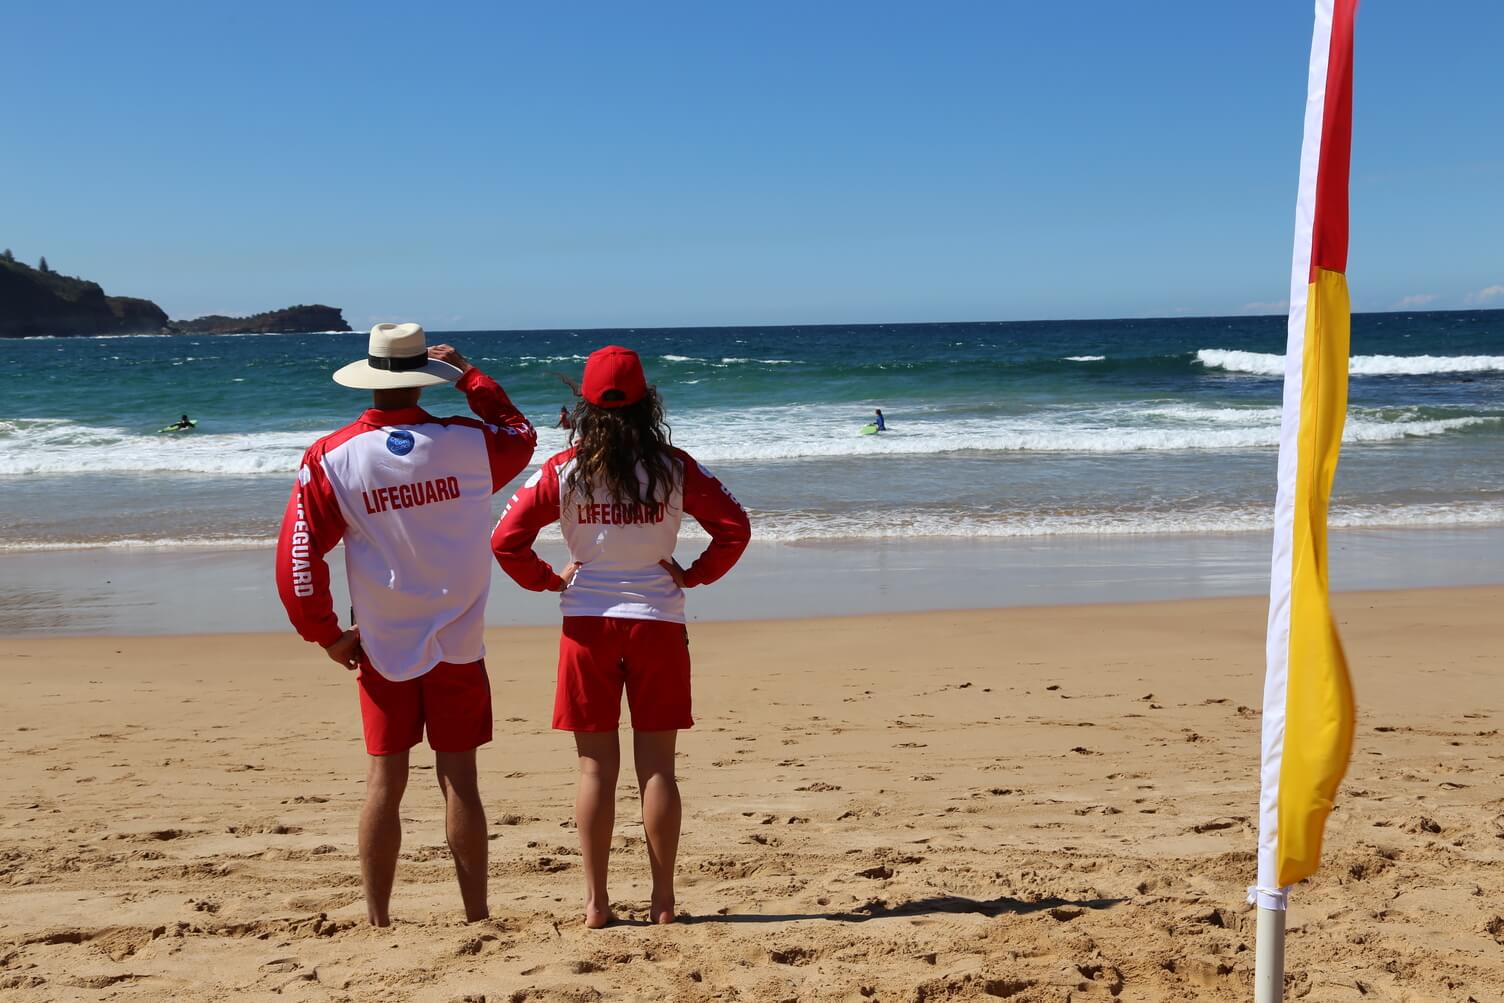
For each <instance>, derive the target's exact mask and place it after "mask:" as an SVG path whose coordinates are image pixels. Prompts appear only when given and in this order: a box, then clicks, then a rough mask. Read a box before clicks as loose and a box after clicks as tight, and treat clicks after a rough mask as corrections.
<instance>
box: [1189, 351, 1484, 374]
mask: <svg viewBox="0 0 1504 1003" xmlns="http://www.w3.org/2000/svg"><path fill="white" fill-rule="evenodd" d="M1196 361H1197V362H1199V363H1201V365H1203V366H1205V367H1206V368H1207V369H1221V370H1223V371H1225V372H1229V373H1249V374H1252V375H1255V376H1283V375H1284V372H1285V357H1284V356H1283V355H1274V354H1271V353H1268V352H1239V351H1232V350H1229V349H1221V348H1203V349H1201V350H1200V351H1198V352H1197V353H1196ZM1348 372H1349V373H1350V374H1352V375H1353V376H1427V375H1432V374H1439V373H1496V372H1504V355H1355V356H1353V357H1352V358H1351V359H1350V360H1349V362H1348Z"/></svg>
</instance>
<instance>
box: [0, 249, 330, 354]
mask: <svg viewBox="0 0 1504 1003" xmlns="http://www.w3.org/2000/svg"><path fill="white" fill-rule="evenodd" d="M348 330H350V325H348V324H346V323H345V318H344V315H343V314H342V313H341V311H340V310H339V308H338V307H332V306H319V305H313V306H294V307H288V308H286V309H285V310H272V311H269V312H267V313H258V314H255V315H254V316H251V317H219V316H212V317H200V318H198V319H197V320H178V321H174V320H168V319H167V313H166V311H164V310H163V309H162V308H161V307H159V306H157V305H156V304H155V303H153V302H152V301H151V300H147V299H138V298H136V297H133V296H106V295H105V293H104V290H103V289H101V288H100V287H99V283H97V282H89V281H87V280H85V279H79V278H74V277H72V276H69V275H59V274H58V273H57V272H55V271H53V270H52V269H51V268H49V267H48V265H47V259H46V258H43V259H42V260H41V261H40V262H38V264H37V267H36V268H32V267H31V266H30V265H26V264H23V263H22V262H19V261H17V260H16V259H15V256H14V255H13V254H11V252H10V251H8V250H7V251H5V252H4V253H3V254H0V337H5V338H25V337H31V336H35V335H49V334H50V335H57V336H68V335H78V336H87V335H94V334H264V333H268V332H293V331H348Z"/></svg>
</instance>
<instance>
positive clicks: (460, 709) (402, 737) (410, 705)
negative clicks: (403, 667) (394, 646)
mask: <svg viewBox="0 0 1504 1003" xmlns="http://www.w3.org/2000/svg"><path fill="white" fill-rule="evenodd" d="M357 681H358V682H359V685H360V720H361V724H362V726H363V727H364V728H365V733H366V751H367V752H369V753H370V754H371V755H373V756H390V755H392V754H393V753H397V752H406V751H407V750H408V749H411V748H412V747H413V746H415V745H417V744H418V742H419V741H421V740H422V738H423V730H424V728H425V727H426V728H427V730H428V745H429V747H430V748H431V749H433V750H434V751H435V752H468V751H470V750H471V749H477V748H479V747H480V746H482V745H485V744H486V743H487V742H489V741H491V680H490V679H489V678H488V677H487V676H486V663H485V660H484V659H482V660H481V661H478V662H466V663H465V664H463V665H454V664H452V663H450V662H440V663H439V664H438V665H435V666H434V667H433V668H432V669H429V670H428V671H427V672H425V673H424V674H423V675H421V676H419V677H418V678H416V679H404V680H403V681H402V682H400V683H395V682H392V681H391V680H390V679H388V678H386V677H385V676H383V675H382V674H381V673H379V672H377V671H376V670H375V669H374V668H372V666H371V663H370V662H367V661H362V662H361V663H360V671H359V673H358V674H357Z"/></svg>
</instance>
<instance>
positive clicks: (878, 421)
mask: <svg viewBox="0 0 1504 1003" xmlns="http://www.w3.org/2000/svg"><path fill="white" fill-rule="evenodd" d="M872 424H874V425H876V426H877V430H878V431H879V432H886V431H887V430H888V423H887V422H885V421H883V409H882V408H878V409H877V417H875V418H873V419H872Z"/></svg>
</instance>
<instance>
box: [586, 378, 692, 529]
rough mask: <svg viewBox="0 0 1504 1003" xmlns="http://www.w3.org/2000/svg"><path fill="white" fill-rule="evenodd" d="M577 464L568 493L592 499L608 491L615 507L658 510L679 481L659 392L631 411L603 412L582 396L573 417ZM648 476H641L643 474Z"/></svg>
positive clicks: (653, 391)
mask: <svg viewBox="0 0 1504 1003" xmlns="http://www.w3.org/2000/svg"><path fill="white" fill-rule="evenodd" d="M570 421H571V424H572V425H573V426H574V427H573V428H572V429H571V430H570V432H569V443H570V445H572V446H574V447H575V454H574V463H573V464H572V465H571V466H570V468H569V473H568V475H567V476H566V477H565V481H564V488H565V491H566V493H569V494H573V495H575V496H576V497H580V498H588V497H590V496H591V495H593V494H594V493H595V492H596V491H597V490H600V489H605V491H606V492H607V493H608V494H610V496H611V500H612V501H614V502H624V503H629V502H635V503H637V504H639V505H657V504H660V503H662V502H664V501H666V500H667V499H668V494H669V491H670V490H671V489H672V487H671V486H672V484H673V482H674V456H673V433H672V431H671V430H670V428H669V425H668V422H667V421H665V420H664V417H663V400H662V398H660V397H659V396H658V389H657V387H649V388H648V392H647V395H646V396H645V397H643V398H642V400H640V401H638V402H637V403H635V404H628V405H627V406H626V407H597V406H596V405H594V404H592V403H590V402H589V401H587V400H585V399H584V398H583V397H581V398H580V399H579V400H578V402H576V404H575V406H574V411H573V412H572V413H571V414H570ZM639 468H640V469H641V470H643V471H644V473H645V474H646V476H645V477H640V476H639V475H638V469H639Z"/></svg>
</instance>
